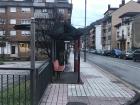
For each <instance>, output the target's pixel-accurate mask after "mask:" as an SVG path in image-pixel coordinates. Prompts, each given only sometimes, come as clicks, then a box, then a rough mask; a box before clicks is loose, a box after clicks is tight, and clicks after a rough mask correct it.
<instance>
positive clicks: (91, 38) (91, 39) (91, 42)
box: [88, 27, 96, 49]
mask: <svg viewBox="0 0 140 105" xmlns="http://www.w3.org/2000/svg"><path fill="white" fill-rule="evenodd" d="M95 30H96V28H95V27H93V28H92V29H91V30H90V32H89V37H88V48H89V49H95Z"/></svg>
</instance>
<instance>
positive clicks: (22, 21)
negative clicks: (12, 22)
mask: <svg viewBox="0 0 140 105" xmlns="http://www.w3.org/2000/svg"><path fill="white" fill-rule="evenodd" d="M21 24H31V20H30V19H21Z"/></svg>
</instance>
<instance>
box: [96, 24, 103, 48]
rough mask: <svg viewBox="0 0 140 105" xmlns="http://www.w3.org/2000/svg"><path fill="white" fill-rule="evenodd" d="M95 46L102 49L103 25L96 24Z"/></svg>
mask: <svg viewBox="0 0 140 105" xmlns="http://www.w3.org/2000/svg"><path fill="white" fill-rule="evenodd" d="M95 27H96V31H95V46H96V49H97V50H102V26H101V25H96V26H95Z"/></svg>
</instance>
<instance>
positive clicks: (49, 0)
mask: <svg viewBox="0 0 140 105" xmlns="http://www.w3.org/2000/svg"><path fill="white" fill-rule="evenodd" d="M46 2H54V0H46Z"/></svg>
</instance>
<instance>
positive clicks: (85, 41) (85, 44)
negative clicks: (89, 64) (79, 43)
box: [84, 0, 87, 62]
mask: <svg viewBox="0 0 140 105" xmlns="http://www.w3.org/2000/svg"><path fill="white" fill-rule="evenodd" d="M86 20H87V0H85V28H86V22H87V21H86ZM86 47H87V36H86V34H85V36H84V49H85V50H84V62H86V59H87V57H86V56H87V55H86V49H87V48H86Z"/></svg>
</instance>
